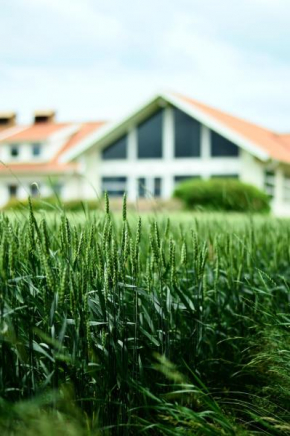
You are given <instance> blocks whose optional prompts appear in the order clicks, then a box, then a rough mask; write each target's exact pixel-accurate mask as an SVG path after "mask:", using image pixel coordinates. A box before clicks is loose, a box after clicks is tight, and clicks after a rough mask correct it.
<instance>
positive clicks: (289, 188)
mask: <svg viewBox="0 0 290 436" xmlns="http://www.w3.org/2000/svg"><path fill="white" fill-rule="evenodd" d="M283 200H284V201H285V202H286V203H290V175H287V174H285V175H284V179H283Z"/></svg>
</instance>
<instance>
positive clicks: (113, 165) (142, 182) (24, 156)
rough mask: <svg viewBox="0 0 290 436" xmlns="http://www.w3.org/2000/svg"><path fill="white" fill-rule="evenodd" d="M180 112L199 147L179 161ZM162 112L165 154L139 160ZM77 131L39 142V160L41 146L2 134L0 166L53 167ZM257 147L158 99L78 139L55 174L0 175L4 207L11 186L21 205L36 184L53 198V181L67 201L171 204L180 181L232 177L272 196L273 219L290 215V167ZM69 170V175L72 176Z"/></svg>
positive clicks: (208, 118) (196, 111)
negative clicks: (217, 146)
mask: <svg viewBox="0 0 290 436" xmlns="http://www.w3.org/2000/svg"><path fill="white" fill-rule="evenodd" d="M176 112H178V113H180V114H182V116H185V117H187V118H186V119H187V120H188V119H190V120H191V121H192V122H194V123H197V124H198V132H199V133H198V140H196V141H197V142H198V152H196V151H194V152H192V154H190V155H187V154H186V153H187V152H186V153H185V155H186V157H184V154H182V153H181V155H182V156H183V157H179V156H178V141H180V140H178V139H177V137H178V135H177V130H178V129H179V132H180V125H181V126H183V124H182V121H181V123H178V122H177V118H176ZM158 113H162V116H161V118H160V119H159V122H160V125H159V130H160V132H162V135H161V133H160V135H161V136H160V138H161V137H162V139H160V141H159V142H160V146H159V145H158V147H159V148H160V153H159V152H158V153H159V154H158V153H157V154H158V157H156V156H155V157H154V156H153V155H152V156H150V157H148V156H147V154H146V153H147V151H148V150H145V156H147V157H145V156H144V155H143V156H141V155H140V156H139V157H138V155H139V154H140V143H139V142H140V126H142V125H144V124H146V123H147V122H148V121H149V120H150V119H152V118H154V117H155V115H156V114H158ZM160 120H161V121H160ZM149 122H150V121H149ZM188 122H189V121H188ZM182 128H183V127H182ZM78 129H79V125H76V124H71V125H68V126H67V127H65V128H61V129H60V130H58V131H57V132H55V133H53V134H51V135H49V136H48V137H47V138H45V140H43V141H42V142H41V144H40V147H41V153H40V154H39V155H38V156H33V153H32V146H33V143H35V142H38V141H22V142H18V143H17V142H15V141H12V140H10V138H9V135H8V136H7V134H5V133H4V138H3V139H2V141H1V142H2V144H1V148H0V159H1V161H2V162H4V165H7V166H9V167H10V166H11V168H15V165H14V164H17V163H19V164H20V163H22V164H31V163H39V164H41V163H49V162H51V161H53V160H54V157H55V156H57V155H59V152H60V151H61V150H62V148H63V147H64V145H65V144H66V142H67V141H68V140H69V138H70V137H72V135H74V134H75V133H76V132H77V131H78ZM184 129H186V127H184ZM258 129H259V128H258ZM147 130H148V129H147ZM181 130H182V129H181ZM184 132H185V130H184ZM155 133H156V132H155ZM5 135H6V137H5ZM147 135H148V131H147ZM213 135H215V136H216V137H218V138H219V141H224V144H223V143H222V144H221V146H222V147H224V146H225V150H226V149H227V147H229V152H227V151H223V152H220V151H219V150H217V151H218V152H216V151H215V152H214V144H213V141H214V139H213V137H214V136H213ZM153 136H154V126H153V124H152V138H153ZM157 136H158V135H157ZM181 136H182V137H183V136H184V138H183V139H182V141H183V146H184V144H185V143H186V142H187V140H188V142H189V143H192V144H195V145H194V147H195V146H196V143H194V140H193V139H192V138H191V136H190V137H188V138H187V137H186V134H184V135H183V134H182V132H181ZM122 138H123V139H122ZM152 138H151V137H150V129H149V136H148V137H147V138H146V140H147V142H148V149H149V148H150V146H151V145H150V143H151V142H152V141H153V139H152ZM151 139H152V141H151ZM0 140H1V135H0ZM122 141H123V142H122ZM153 142H154V141H153ZM117 143H118V144H119V145H118V147H119V150H121V151H120V153H121V155H118V153H119V152H118V153H117V154H116V156H115V155H114V154H113V156H112V155H111V156H110V158H108V154H107V157H106V153H107V152H108V150H110V148H111V149H112V148H113V146H116V144H117ZM15 144H16V145H17V146H18V148H19V153H18V155H17V156H12V154H11V147H12V146H13V145H15ZM114 144H115V145H114ZM185 145H186V144H185ZM260 145H261V146H259V144H257V143H256V142H254V141H252V140H251V138H249V137H246V136H243V135H242V134H241V133H240V132H238V131H235V130H234V129H232V128H231V127H230V126H229V125H226V123H222V122H220V120H219V119H218V118H215V117H214V116H212V114H211V112H210V111H209V112H208V113H206V112H204V111H202V110H200V108H199V107H198V106H197V107H195V106H194V105H193V106H192V105H189V104H187V103H186V102H184V101H181V100H180V99H178V98H177V97H176V96H172V95H171V96H169V95H164V94H160V95H158V96H156V97H155V98H153V99H151V100H150V101H149V102H147V103H146V104H144V105H142V106H141V107H139V108H137V109H136V110H135V111H133V112H132V113H131V114H130V115H129V116H128V117H126V118H124V119H122V120H121V121H119V122H117V123H113V124H108V125H105V126H104V127H101V128H99V129H96V130H95V131H92V132H91V133H90V134H89V135H87V136H85V137H81V139H80V140H79V141H78V142H76V144H74V146H73V147H71V148H69V149H68V150H66V151H65V152H64V153H60V155H59V157H58V161H57V165H56V168H55V170H54V171H52V172H49V171H48V172H47V171H46V172H42V171H32V172H31V173H30V172H29V171H26V172H25V173H23V171H22V172H21V171H20V172H18V170H13V171H14V173H13V171H10V168H8V170H7V171H6V172H2V174H1V173H0V194H1V195H0V206H2V205H4V204H5V203H6V202H7V201H8V200H9V197H11V186H12V188H13V186H14V185H17V194H16V195H15V193H14V194H13V193H12V194H13V196H16V197H17V198H19V199H24V198H27V196H28V195H31V193H33V192H34V194H35V187H34V188H33V189H31V188H32V185H34V186H35V183H36V184H37V186H38V187H39V189H40V194H41V196H42V197H47V196H50V195H52V194H53V189H54V188H53V183H52V182H51V180H53V182H54V183H57V184H58V186H61V197H62V199H63V200H64V201H66V200H71V199H82V200H86V199H96V198H98V197H100V196H101V195H102V193H103V191H104V190H108V193H109V195H110V191H111V194H112V195H117V194H118V195H120V196H121V195H122V193H123V192H124V191H126V192H127V195H128V199H129V200H130V201H132V202H134V201H136V199H137V198H139V197H140V196H141V197H142V196H145V197H146V196H147V197H151V196H156V197H160V198H162V199H165V200H167V199H170V198H171V197H172V194H173V191H174V188H175V186H176V183H177V182H178V180H180V179H181V178H189V177H198V178H202V179H208V178H211V177H231V176H232V177H237V178H239V179H240V180H241V181H243V182H246V183H249V184H252V185H254V186H257V187H258V188H260V189H262V190H266V191H267V192H268V193H269V194H271V196H272V206H273V211H274V213H276V214H277V215H280V216H290V164H287V163H285V162H283V161H279V159H276V158H274V159H273V156H271V155H270V154H269V152H268V150H267V147H263V144H260ZM116 147H117V146H116ZM124 147H125V148H126V150H125V148H124ZM230 147H234V149H235V150H236V151H235V152H234V153H232V152H230ZM64 148H65V147H64ZM151 148H152V146H151ZM124 150H125V151H124ZM232 151H233V150H232ZM143 152H144V150H143ZM124 153H125V154H124ZM149 154H150V153H149ZM153 154H154V153H153ZM289 162H290V154H289ZM55 163H56V162H55ZM13 165H14V167H13ZM69 166H70V168H71V169H69V170H68V169H67V167H69ZM64 168H66V169H65V170H64ZM13 189H14V188H13ZM13 189H12V191H13Z"/></svg>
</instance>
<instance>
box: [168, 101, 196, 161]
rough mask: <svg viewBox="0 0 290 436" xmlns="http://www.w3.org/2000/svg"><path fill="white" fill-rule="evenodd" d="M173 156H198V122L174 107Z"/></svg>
mask: <svg viewBox="0 0 290 436" xmlns="http://www.w3.org/2000/svg"><path fill="white" fill-rule="evenodd" d="M174 136H175V140H174V143H175V157H199V156H200V123H199V122H198V121H196V120H194V119H193V118H192V117H190V116H189V115H187V114H185V113H184V112H182V111H180V110H179V109H174Z"/></svg>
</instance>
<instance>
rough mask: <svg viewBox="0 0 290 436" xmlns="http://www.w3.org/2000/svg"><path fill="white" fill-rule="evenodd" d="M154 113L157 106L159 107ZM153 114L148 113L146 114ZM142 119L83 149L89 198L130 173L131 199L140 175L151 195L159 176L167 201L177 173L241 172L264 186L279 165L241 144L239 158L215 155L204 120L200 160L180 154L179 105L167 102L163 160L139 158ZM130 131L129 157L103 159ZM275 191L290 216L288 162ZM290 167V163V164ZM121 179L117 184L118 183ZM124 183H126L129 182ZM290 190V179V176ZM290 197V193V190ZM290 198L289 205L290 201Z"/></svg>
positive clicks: (277, 207) (276, 206)
mask: <svg viewBox="0 0 290 436" xmlns="http://www.w3.org/2000/svg"><path fill="white" fill-rule="evenodd" d="M153 111H154V110H153ZM148 116H150V112H149V114H148V113H146V117H148ZM139 123H140V118H139V119H138V118H137V119H136V121H135V122H134V121H133V122H132V121H130V122H129V123H128V125H126V126H123V128H122V129H120V130H119V134H117V135H116V132H114V131H113V132H112V133H109V134H105V135H104V136H103V137H100V138H99V139H98V140H97V141H95V142H94V141H92V142H91V146H90V147H89V148H88V150H86V151H83V152H82V153H81V155H80V156H79V157H78V158H77V160H78V162H80V163H81V167H82V174H83V178H84V179H83V186H84V187H83V196H84V197H85V198H95V197H96V194H97V195H101V194H102V180H104V178H121V177H126V184H125V190H126V192H127V195H128V199H129V200H130V201H132V202H134V201H136V199H137V198H138V196H139V192H138V179H140V178H142V179H145V185H146V192H147V196H149V197H150V196H151V195H152V196H154V179H156V178H158V179H161V192H160V197H161V198H162V199H165V200H167V199H170V198H171V197H172V194H173V191H174V187H175V186H176V177H180V176H181V177H182V176H185V175H186V176H192V177H200V178H202V179H208V178H211V177H215V176H221V177H227V176H228V177H230V176H237V177H238V178H239V179H240V180H241V181H243V182H245V183H249V184H252V185H255V186H257V187H258V188H260V189H262V190H264V189H265V188H266V186H265V171H266V169H267V168H268V167H269V168H271V169H272V167H273V164H272V163H270V164H269V162H268V161H264V160H261V159H260V158H259V157H256V156H255V155H253V154H252V153H251V152H250V151H249V150H247V149H245V148H242V147H240V151H239V155H238V156H235V157H213V156H212V155H211V134H210V130H211V129H210V128H209V127H208V126H207V125H205V124H201V133H200V143H201V144H200V156H199V157H195V158H188V157H187V158H176V157H175V155H174V137H175V132H174V118H173V106H172V105H170V104H167V105H166V106H165V107H164V113H163V123H162V124H163V126H162V128H163V135H162V158H161V159H160V158H158V159H154V158H151V159H138V157H137V154H138V153H137V148H138V135H137V129H138V124H139ZM123 135H128V140H127V158H126V159H110V160H103V159H102V150H104V149H106V148H107V147H109V146H110V144H111V143H112V142H114V141H115V140H116V139H117V138H118V136H119V137H120V136H123ZM274 167H275V168H274V174H275V175H274V179H275V180H276V181H277V182H275V180H274V185H275V190H274V195H273V202H272V203H273V204H272V206H273V211H274V213H276V214H279V215H284V216H287V215H289V216H290V198H289V200H288V201H287V202H286V201H285V198H284V197H285V196H283V193H282V191H283V186H282V185H283V183H282V182H281V177H282V179H283V180H284V175H283V174H284V172H283V171H284V170H283V168H282V165H281V164H280V165H279V164H278V163H276V164H275V165H274ZM289 168H290V167H289ZM116 183H117V182H116ZM121 184H122V187H123V183H121ZM288 184H289V188H290V179H289V180H288ZM289 197H290V194H289ZM288 202H289V205H288Z"/></svg>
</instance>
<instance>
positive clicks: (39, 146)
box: [32, 142, 42, 157]
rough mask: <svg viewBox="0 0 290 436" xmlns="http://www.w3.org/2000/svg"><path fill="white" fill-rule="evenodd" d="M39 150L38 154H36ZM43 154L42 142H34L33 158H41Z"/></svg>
mask: <svg viewBox="0 0 290 436" xmlns="http://www.w3.org/2000/svg"><path fill="white" fill-rule="evenodd" d="M36 150H37V152H36ZM41 152H42V146H41V143H40V142H33V143H32V156H33V157H39V156H41Z"/></svg>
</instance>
